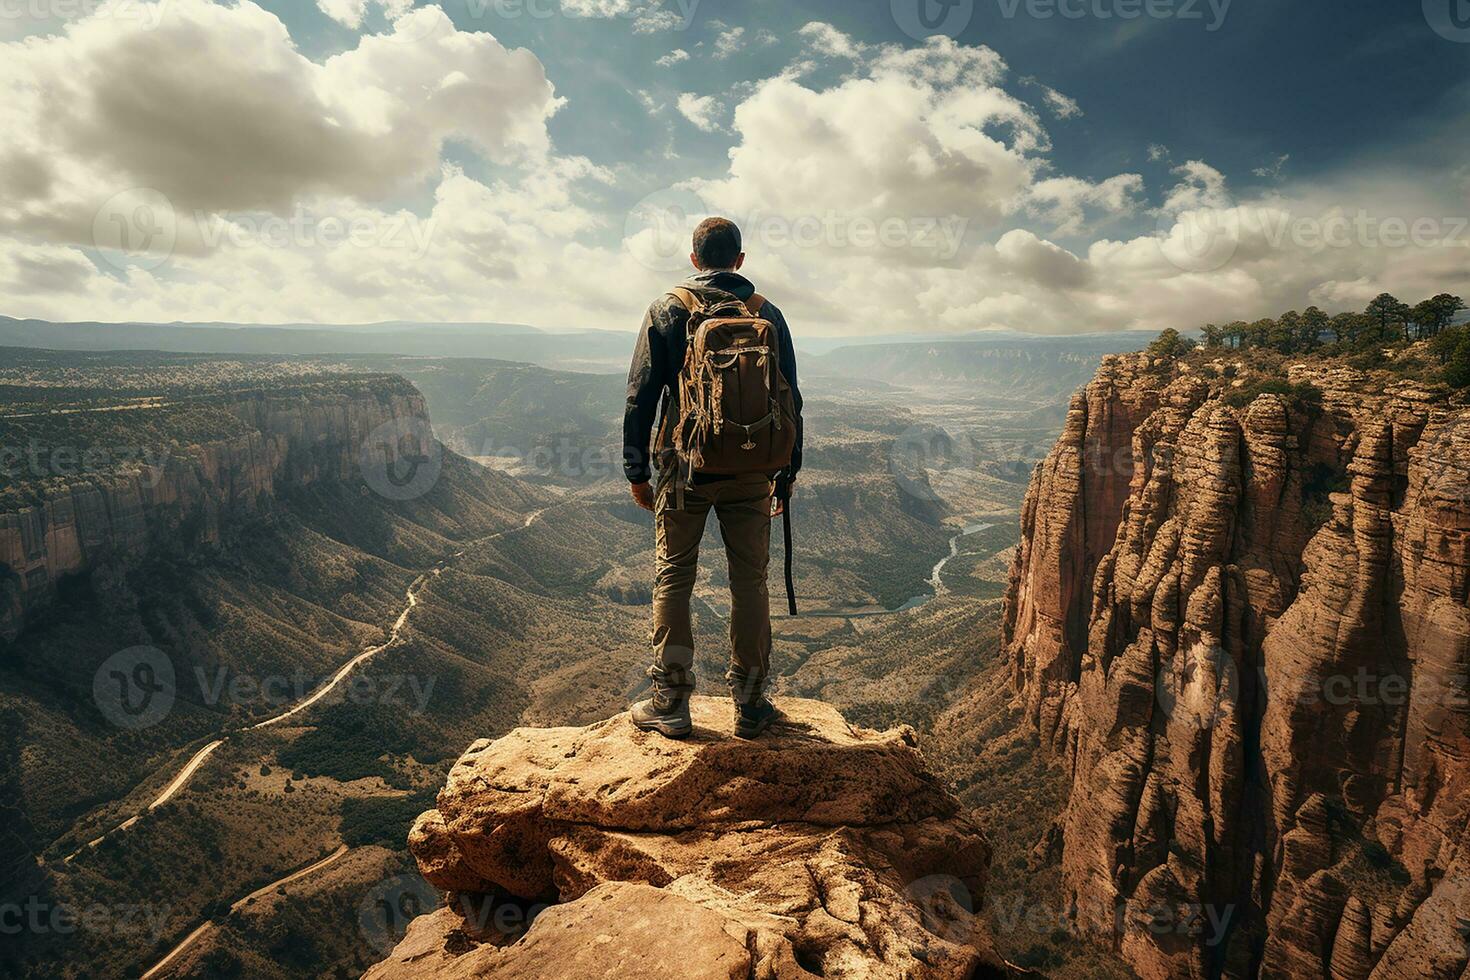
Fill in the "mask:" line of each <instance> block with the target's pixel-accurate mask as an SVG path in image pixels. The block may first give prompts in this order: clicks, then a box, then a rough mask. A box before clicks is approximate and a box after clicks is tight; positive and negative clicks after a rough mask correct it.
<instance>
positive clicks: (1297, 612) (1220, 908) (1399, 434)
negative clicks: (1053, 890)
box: [1003, 352, 1470, 980]
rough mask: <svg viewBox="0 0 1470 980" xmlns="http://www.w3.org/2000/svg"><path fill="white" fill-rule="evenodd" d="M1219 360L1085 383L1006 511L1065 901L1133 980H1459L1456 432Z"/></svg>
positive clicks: (1464, 787)
mask: <svg viewBox="0 0 1470 980" xmlns="http://www.w3.org/2000/svg"><path fill="white" fill-rule="evenodd" d="M1232 355H1235V352H1222V353H1221V354H1220V355H1219V356H1217V357H1216V358H1215V360H1214V361H1209V360H1208V359H1207V358H1199V359H1197V360H1195V361H1193V362H1192V363H1190V364H1185V363H1172V362H1161V361H1159V360H1156V359H1152V358H1150V357H1149V356H1148V355H1128V356H1117V357H1110V358H1106V359H1105V360H1104V362H1103V365H1102V367H1101V368H1100V370H1099V371H1098V374H1097V377H1096V378H1095V379H1094V380H1093V381H1092V383H1091V384H1089V385H1088V386H1087V388H1086V389H1085V391H1083V392H1081V393H1079V394H1078V395H1077V396H1076V398H1074V400H1073V402H1072V405H1071V410H1070V412H1069V414H1068V416H1067V421H1066V426H1065V429H1064V431H1063V433H1062V436H1061V438H1060V439H1059V441H1058V443H1057V445H1056V447H1055V448H1054V449H1053V450H1052V452H1051V454H1050V455H1049V456H1048V457H1047V458H1046V460H1045V461H1044V462H1043V463H1041V464H1040V465H1039V466H1038V468H1037V471H1036V475H1035V477H1034V479H1033V481H1032V484H1031V488H1030V490H1029V492H1028V494H1027V497H1026V503H1025V506H1024V509H1023V512H1022V516H1021V543H1020V546H1019V548H1018V549H1017V552H1016V557H1015V562H1014V565H1013V568H1012V574H1011V585H1010V590H1009V593H1008V595H1007V598H1006V606H1005V614H1004V622H1003V631H1004V639H1005V643H1006V646H1007V651H1008V653H1009V656H1010V659H1011V663H1012V668H1013V673H1014V681H1015V689H1016V692H1017V703H1018V704H1019V705H1020V706H1021V707H1022V708H1023V709H1024V711H1025V713H1026V716H1027V718H1028V719H1029V722H1030V724H1031V725H1032V726H1034V728H1035V729H1036V730H1037V731H1038V732H1039V733H1040V735H1041V738H1042V740H1043V742H1044V743H1046V744H1048V745H1050V746H1051V747H1052V748H1053V749H1054V750H1055V752H1056V753H1057V754H1058V755H1059V756H1060V757H1061V759H1062V762H1063V765H1064V766H1065V768H1066V770H1067V771H1068V772H1070V773H1071V782H1072V787H1071V794H1070V799H1069V802H1068V805H1067V807H1066V810H1065V812H1064V813H1063V814H1061V816H1060V818H1059V821H1058V827H1057V829H1058V830H1059V831H1060V837H1061V839H1062V842H1063V850H1062V871H1063V876H1064V880H1065V882H1066V887H1067V895H1066V900H1067V902H1068V904H1069V906H1071V907H1073V908H1076V909H1078V910H1079V917H1083V916H1086V915H1087V914H1089V912H1088V911H1087V910H1090V914H1091V915H1092V916H1093V917H1095V918H1101V919H1103V920H1104V921H1113V920H1114V918H1115V917H1117V918H1118V919H1119V920H1120V921H1124V922H1127V923H1130V924H1131V923H1143V926H1142V927H1132V926H1130V927H1128V928H1124V929H1122V930H1115V931H1112V932H1110V934H1109V936H1108V937H1107V940H1108V942H1110V944H1111V945H1112V946H1113V947H1114V948H1116V949H1117V950H1118V951H1119V953H1120V954H1121V955H1122V956H1123V958H1124V959H1125V960H1127V962H1128V963H1129V964H1130V965H1131V966H1132V967H1133V968H1134V969H1135V970H1137V971H1138V973H1139V974H1140V975H1141V976H1143V977H1146V978H1153V977H1159V978H1163V977H1193V978H1216V977H1249V976H1261V977H1293V978H1295V977H1304V978H1305V977H1332V978H1336V980H1365V978H1374V980H1390V978H1392V980H1398V978H1408V977H1436V978H1459V977H1462V976H1464V975H1465V971H1466V970H1467V969H1470V967H1467V951H1470V945H1467V939H1466V937H1467V936H1470V912H1467V910H1466V909H1467V906H1466V904H1465V900H1466V896H1467V895H1470V850H1467V848H1466V845H1465V842H1466V840H1467V839H1470V836H1467V835H1470V710H1467V701H1466V677H1467V674H1470V603H1467V597H1470V408H1467V407H1465V406H1464V404H1463V401H1461V402H1456V400H1455V399H1454V398H1452V397H1451V396H1450V395H1449V393H1448V392H1447V391H1446V390H1445V389H1444V388H1443V387H1442V386H1435V385H1426V384H1420V383H1418V382H1414V381H1412V380H1397V381H1389V380H1386V379H1383V378H1379V377H1369V376H1368V375H1365V374H1363V373H1362V372H1359V371H1356V370H1352V369H1349V368H1345V367H1341V366H1338V365H1335V364H1333V363H1330V362H1323V361H1312V360H1307V361H1305V362H1302V363H1297V364H1291V365H1288V366H1287V371H1288V374H1289V383H1275V384H1273V385H1272V386H1270V387H1264V386H1259V385H1257V386H1256V387H1254V388H1253V387H1252V385H1253V384H1254V381H1253V379H1252V377H1251V376H1250V370H1251V366H1250V364H1249V363H1247V362H1243V361H1241V360H1240V357H1241V356H1243V355H1235V356H1232ZM1161 917H1170V918H1171V919H1172V921H1175V922H1186V921H1197V922H1206V921H1209V922H1214V923H1216V924H1217V925H1216V927H1214V928H1206V929H1199V930H1194V929H1159V928H1149V927H1147V923H1149V922H1150V921H1154V920H1158V919H1160V918H1161Z"/></svg>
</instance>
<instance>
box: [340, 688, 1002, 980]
mask: <svg viewBox="0 0 1470 980" xmlns="http://www.w3.org/2000/svg"><path fill="white" fill-rule="evenodd" d="M781 708H782V710H783V711H784V712H785V713H786V716H787V717H786V720H785V721H783V722H781V723H778V725H777V726H776V727H775V728H774V729H773V730H772V731H771V732H770V733H768V735H767V737H764V738H762V739H760V740H758V741H755V742H742V741H739V740H736V739H735V738H734V737H733V735H732V727H733V718H732V717H731V714H732V713H731V709H730V705H729V702H728V701H724V700H718V699H714V698H695V699H694V702H693V715H694V736H693V737H692V738H691V739H689V740H688V741H686V742H671V741H668V740H666V739H664V738H662V737H661V736H658V735H654V734H649V733H644V732H639V731H637V730H636V729H635V728H634V727H633V726H632V724H631V722H630V721H629V720H628V717H627V715H619V716H617V717H615V718H612V719H609V720H607V721H603V722H599V723H598V724H595V725H591V726H589V727H587V728H557V729H517V730H515V731H513V732H511V733H510V734H509V735H506V736H505V737H504V738H501V739H498V740H495V741H482V742H478V743H476V744H475V745H473V746H471V747H470V750H469V751H468V752H467V753H466V754H465V755H464V757H463V758H461V759H460V760H459V762H458V763H457V764H456V765H455V767H454V769H453V771H452V773H451V775H450V778H449V781H448V784H447V785H446V786H445V788H444V790H443V791H442V792H441V793H440V794H439V800H438V804H439V806H438V809H436V810H431V811H429V812H428V813H425V814H424V815H423V816H421V817H420V818H419V820H418V822H417V824H416V825H415V827H414V828H413V831H412V834H411V836H410V840H409V843H410V847H411V849H412V851H413V853H414V856H415V857H416V858H417V860H418V863H419V868H420V871H421V872H422V873H423V875H424V877H425V878H427V879H428V880H429V881H430V882H431V883H432V884H434V885H435V886H437V887H438V888H440V889H443V890H445V891H448V892H449V893H450V894H449V897H448V901H447V902H446V904H445V906H444V907H443V908H440V909H439V910H437V911H436V912H434V913H432V914H430V915H424V916H421V917H419V918H418V919H415V920H414V922H413V923H412V925H411V927H410V929H409V932H408V935H407V936H406V937H405V939H404V940H403V942H402V943H400V944H399V946H398V947H397V948H396V949H395V950H394V951H393V953H392V955H391V956H390V957H389V959H388V960H387V961H385V962H383V963H381V964H379V965H378V966H377V967H375V968H374V969H373V970H371V971H369V973H368V974H367V977H368V978H371V980H395V978H400V977H401V978H407V977H430V978H448V977H471V976H473V977H565V976H594V975H596V976H606V977H629V978H632V977H640V978H644V977H658V976H681V977H685V976H687V977H768V978H774V977H779V978H787V977H793V978H801V977H854V978H855V977H864V978H884V977H892V978H899V977H910V978H930V977H932V978H941V977H944V978H948V977H953V978H961V977H987V976H996V977H1001V976H1006V975H1007V971H1006V967H1005V964H1004V963H1003V962H1002V961H1001V960H1000V959H999V958H998V957H997V956H996V955H995V954H994V952H993V951H992V949H991V947H990V944H989V942H988V940H987V939H986V937H985V935H984V933H983V932H982V930H981V928H980V925H979V920H978V917H977V916H976V915H975V914H974V912H976V911H977V910H978V908H979V905H980V901H981V897H982V895H983V893H984V888H985V879H986V870H987V865H988V863H989V861H990V847H989V845H988V843H987V842H986V839H985V837H984V835H983V833H982V832H981V830H980V828H979V827H977V826H976V825H975V824H974V823H973V822H972V821H971V820H970V819H969V817H967V816H966V815H965V813H964V812H963V811H962V808H961V805H960V803H959V802H958V801H957V800H956V799H955V798H954V797H953V796H952V795H951V794H950V793H949V792H948V791H947V790H946V789H945V788H944V787H943V786H942V785H941V784H940V783H939V781H938V780H937V779H936V778H935V777H934V776H933V775H932V774H931V773H930V772H929V771H928V769H927V768H926V767H925V765H924V761H923V758H922V756H921V755H920V754H919V751H918V749H917V748H916V747H915V738H914V734H913V732H912V731H911V730H910V729H907V728H900V729H896V730H893V731H888V732H881V733H880V732H872V731H866V730H863V729H858V728H854V727H852V726H850V725H849V724H848V723H847V722H846V721H844V720H843V718H842V716H841V715H839V714H838V713H837V712H836V711H835V710H834V709H832V708H831V707H828V706H827V705H825V704H822V703H820V702H815V701H803V700H795V699H782V700H781ZM507 910H523V911H528V912H529V913H533V914H534V913H539V914H534V918H533V919H532V921H531V922H530V925H529V928H528V929H515V928H507V927H506V926H505V923H507V922H512V921H514V920H515V919H516V916H515V915H508V914H498V913H505V912H506V911H507ZM487 911H488V912H489V913H490V914H486V912H487Z"/></svg>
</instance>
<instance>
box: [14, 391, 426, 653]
mask: <svg viewBox="0 0 1470 980" xmlns="http://www.w3.org/2000/svg"><path fill="white" fill-rule="evenodd" d="M215 404H217V405H218V406H219V407H223V408H224V409H225V410H226V411H228V412H229V413H230V414H231V415H233V416H235V417H236V418H237V419H239V420H240V421H241V422H243V423H244V426H243V429H244V431H243V432H239V433H236V434H232V435H228V436H224V437H222V438H219V439H215V440H205V441H202V442H199V443H196V444H192V445H170V446H158V447H154V448H153V449H152V450H150V452H149V454H148V457H147V459H148V463H147V464H144V463H135V464H133V465H129V466H121V467H117V468H114V469H111V470H109V471H107V472H96V473H88V474H85V475H79V476H71V477H66V478H54V479H50V480H47V481H44V483H42V484H40V485H39V486H38V487H37V489H36V491H35V494H34V495H33V499H34V502H33V503H30V504H27V505H24V506H19V507H16V508H14V509H10V510H5V511H3V512H0V639H3V640H5V641H9V640H13V639H14V638H15V636H16V635H17V634H18V633H19V632H20V630H21V628H22V627H23V626H24V624H25V621H26V619H27V617H29V616H30V615H31V614H32V613H33V612H35V611H36V610H38V609H40V608H42V607H44V606H45V605H46V604H47V603H48V602H50V601H51V599H52V598H53V597H54V596H55V594H56V587H57V583H58V582H59V581H60V580H61V579H63V578H64V577H65V576H68V575H75V574H79V573H83V572H89V571H93V570H97V569H105V568H115V567H117V566H119V565H121V564H124V563H130V562H136V561H139V560H142V559H144V558H147V557H149V556H150V555H152V554H156V553H158V552H159V551H161V550H167V551H170V552H173V553H178V552H187V551H190V550H194V549H212V548H215V547H218V546H219V544H220V543H221V534H222V533H223V531H224V530H225V529H226V528H228V527H231V526H239V525H240V524H242V523H243V522H245V521H248V520H250V519H251V518H254V517H257V516H260V515H262V514H264V513H267V512H268V511H269V510H270V508H271V506H272V503H273V500H274V498H275V495H276V494H277V493H280V492H283V491H287V490H291V489H300V488H304V487H308V486H311V485H313V484H315V483H318V482H321V481H324V480H358V479H361V474H360V473H359V472H358V467H359V459H360V456H361V454H362V452H363V447H364V445H365V444H366V443H367V442H368V440H369V437H370V436H371V435H372V433H374V432H375V431H380V427H381V426H384V425H385V424H392V423H393V422H394V420H423V421H420V422H418V423H416V424H405V426H404V430H405V434H406V435H407V437H408V439H407V440H406V441H405V443H404V444H403V445H404V446H406V447H407V448H406V450H405V451H419V450H421V449H422V447H417V448H415V447H414V446H412V445H409V443H411V442H412V441H413V440H415V439H416V438H422V437H425V436H426V434H427V431H428V428H427V424H426V420H427V413H426V410H425V408H424V402H423V398H422V396H420V395H419V394H418V393H417V392H416V391H414V390H413V389H412V388H411V387H410V386H408V385H407V383H406V382H402V381H399V380H396V379H385V380H384V383H383V386H382V390H380V391H366V390H363V389H354V390H352V391H350V392H342V393H333V392H321V393H312V394H308V395H300V394H298V395H293V396H273V395H270V394H268V393H262V394H252V395H248V396H247V395H238V396H233V397H226V398H223V399H218V400H216V401H215ZM397 448H399V444H398V443H390V444H389V445H388V446H387V450H388V451H394V450H395V449H397ZM81 451H82V450H81V449H78V450H77V452H78V453H80V452H81ZM155 463H156V465H153V464H155Z"/></svg>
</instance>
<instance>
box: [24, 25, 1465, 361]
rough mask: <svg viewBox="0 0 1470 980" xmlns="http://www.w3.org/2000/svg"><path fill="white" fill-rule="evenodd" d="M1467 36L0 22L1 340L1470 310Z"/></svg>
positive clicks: (1083, 325) (1276, 29) (930, 327)
mask: <svg viewBox="0 0 1470 980" xmlns="http://www.w3.org/2000/svg"><path fill="white" fill-rule="evenodd" d="M1465 7H1466V5H1465V3H1464V2H1463V0H1403V2H1399V3H1392V4H1389V3H1384V2H1381V0H1356V2H1353V0H1343V2H1337V3H1328V2H1326V0H1316V2H1312V0H1296V2H1287V0H822V2H811V0H809V2H793V0H744V2H738V3H737V2H734V0H442V2H441V3H437V4H433V3H428V2H426V0H417V2H415V0H258V2H254V3H252V2H246V0H240V2H235V3H211V2H208V0H161V2H153V3H147V2H142V0H106V2H104V0H0V86H3V88H4V95H5V98H4V99H3V100H0V132H4V133H5V137H4V139H3V142H0V314H5V315H10V316H18V317H38V318H43V319H52V320H100V321H123V320H134V321H138V320H142V321H175V320H185V321H225V322H240V323H281V322H304V323H370V322H379V321H385V320H408V321H422V322H439V321H448V322H471V321H486V322H502V323H525V324H530V325H534V326H538V327H545V328H553V329H566V328H607V329H629V330H631V329H633V328H634V327H636V326H637V323H638V321H639V319H640V317H641V315H642V313H643V310H644V309H645V308H646V307H647V305H648V303H649V302H650V301H651V300H652V299H654V298H655V297H657V296H658V295H660V294H661V293H662V292H663V291H665V290H666V289H667V288H668V287H669V286H670V285H672V284H674V283H675V282H677V281H678V280H679V279H680V278H681V277H682V276H683V275H684V274H685V273H686V272H687V271H688V259H687V254H688V251H689V248H688V234H689V230H690V229H691V228H692V226H693V224H694V223H696V222H697V221H698V220H699V219H700V218H701V217H703V216H706V215H708V214H715V213H718V214H724V215H727V216H729V217H732V218H734V219H735V220H736V221H737V222H739V223H740V224H741V225H742V227H743V228H744V230H745V236H746V246H747V252H748V254H749V259H748V265H747V272H748V273H749V275H750V276H751V278H752V279H754V280H755V281H756V283H757V285H758V287H759V288H760V289H761V291H762V292H763V293H764V294H766V295H767V296H769V297H770V298H771V299H773V300H774V301H775V302H776V303H777V304H778V305H780V306H781V307H782V309H783V310H784V312H785V313H786V315H787V318H788V319H789V320H790V321H792V323H793V325H794V328H795V329H796V330H797V331H798V333H803V334H806V335H808V336H861V335H864V334H868V335H892V334H903V333H912V334H922V335H926V336H929V335H934V334H936V333H940V334H955V335H962V334H968V333H971V332H974V331H989V330H1007V329H1008V330H1019V331H1024V332H1031V333H1038V334H1050V335H1056V334H1069V333H1089V332H1096V331H1108V330H1122V329H1162V328H1164V327H1170V326H1172V327H1176V328H1179V329H1189V328H1193V327H1198V326H1199V325H1201V324H1203V323H1204V322H1207V321H1216V322H1221V321H1226V320H1233V319H1253V318H1256V317H1259V316H1266V315H1273V314H1276V313H1280V312H1282V311H1284V310H1286V309H1289V308H1298V309H1299V308H1303V307H1305V306H1307V305H1312V304H1316V305H1319V306H1321V307H1323V308H1324V309H1327V310H1328V311H1329V312H1336V311H1338V310H1342V309H1356V308H1361V307H1362V306H1363V305H1364V304H1366V302H1367V301H1368V300H1369V299H1371V298H1372V297H1373V296H1375V295H1377V294H1378V293H1379V292H1382V291H1384V290H1388V291H1391V292H1394V293H1396V294H1398V295H1400V298H1402V299H1406V300H1408V301H1410V302H1415V301H1417V300H1418V299H1421V298H1424V297H1425V296H1428V295H1431V294H1433V293H1437V292H1441V291H1450V292H1454V293H1457V294H1460V295H1467V290H1470V283H1467V282H1466V278H1467V276H1466V270H1467V268H1470V262H1467V258H1470V154H1467V152H1466V150H1467V144H1470V126H1467V125H1466V123H1467V117H1470V12H1467V11H1466V9H1465Z"/></svg>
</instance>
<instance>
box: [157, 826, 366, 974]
mask: <svg viewBox="0 0 1470 980" xmlns="http://www.w3.org/2000/svg"><path fill="white" fill-rule="evenodd" d="M348 850H349V848H348V847H347V845H346V844H342V845H340V846H339V847H338V848H337V849H336V850H335V851H333V852H332V853H331V854H328V855H327V856H326V857H324V858H322V859H321V860H319V861H313V862H312V863H311V864H308V865H307V866H306V867H304V868H300V869H298V870H296V871H293V872H291V873H290V874H288V875H287V876H286V877H284V878H282V879H281V880H280V881H273V882H271V883H270V884H269V885H266V886H265V887H264V888H257V889H256V890H255V891H253V892H251V893H250V894H249V895H246V896H245V897H244V898H242V899H240V900H239V901H237V902H236V903H235V904H233V905H231V906H230V914H231V915H233V914H234V913H236V912H239V911H240V910H241V909H243V908H245V906H247V905H249V904H250V903H251V902H253V901H255V900H256V899H257V898H261V897H263V896H266V895H269V894H270V893H271V892H273V891H275V890H276V889H277V888H285V887H286V886H287V885H289V884H291V883H292V882H294V881H299V880H301V879H302V878H305V877H307V876H308V875H312V874H315V873H316V872H318V871H320V870H322V869H323V868H325V867H327V866H328V865H331V864H336V863H337V861H339V860H340V859H341V858H342V857H343V856H344V855H346V854H347V851H348ZM216 928H217V926H216V925H215V924H214V923H213V922H210V921H207V920H206V921H205V922H203V923H201V924H200V925H199V926H198V927H197V928H196V929H195V930H194V931H193V932H191V933H189V934H188V935H187V936H185V937H184V938H183V940H181V941H180V942H179V944H178V945H177V946H175V947H174V948H173V949H171V950H169V951H168V954H167V955H166V956H164V958H163V959H161V960H159V961H158V962H157V963H155V964H154V965H153V966H152V967H150V968H149V969H148V971H147V972H146V973H144V974H143V975H142V976H141V977H140V978H139V980H152V978H153V977H157V976H160V975H162V973H163V972H164V971H165V970H167V969H168V968H169V967H170V966H171V965H172V964H173V962H174V961H175V960H177V959H178V958H179V957H180V956H183V955H184V953H185V952H187V951H188V949H189V948H190V947H191V946H193V945H194V944H195V943H196V942H198V941H199V940H200V939H201V938H203V936H204V934H205V933H207V932H213V931H214V930H215V929H216Z"/></svg>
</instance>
